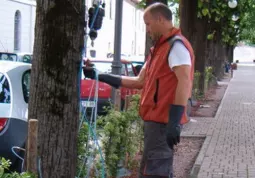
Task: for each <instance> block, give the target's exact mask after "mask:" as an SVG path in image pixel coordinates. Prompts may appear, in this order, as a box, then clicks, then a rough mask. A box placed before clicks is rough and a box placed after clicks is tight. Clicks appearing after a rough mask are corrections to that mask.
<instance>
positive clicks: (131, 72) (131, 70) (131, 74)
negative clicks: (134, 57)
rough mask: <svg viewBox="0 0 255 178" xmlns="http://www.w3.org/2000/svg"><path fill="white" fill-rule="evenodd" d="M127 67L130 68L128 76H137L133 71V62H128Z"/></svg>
mask: <svg viewBox="0 0 255 178" xmlns="http://www.w3.org/2000/svg"><path fill="white" fill-rule="evenodd" d="M127 69H128V76H135V74H134V71H133V66H132V65H131V64H127Z"/></svg>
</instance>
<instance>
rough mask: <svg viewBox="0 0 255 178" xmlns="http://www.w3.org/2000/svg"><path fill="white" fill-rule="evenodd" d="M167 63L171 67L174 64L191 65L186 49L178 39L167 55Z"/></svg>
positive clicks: (174, 65)
mask: <svg viewBox="0 0 255 178" xmlns="http://www.w3.org/2000/svg"><path fill="white" fill-rule="evenodd" d="M168 64H169V67H170V68H171V69H173V68H174V67H176V66H181V65H188V66H191V58H190V53H189V51H188V49H187V48H186V47H185V46H184V44H183V43H182V42H180V41H176V42H175V43H174V44H173V47H172V49H171V51H170V53H169V56H168Z"/></svg>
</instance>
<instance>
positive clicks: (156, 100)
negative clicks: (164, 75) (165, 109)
mask: <svg viewBox="0 0 255 178" xmlns="http://www.w3.org/2000/svg"><path fill="white" fill-rule="evenodd" d="M158 90H159V79H157V80H156V90H155V93H154V102H155V104H157V102H158Z"/></svg>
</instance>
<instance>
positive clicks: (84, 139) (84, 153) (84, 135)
mask: <svg viewBox="0 0 255 178" xmlns="http://www.w3.org/2000/svg"><path fill="white" fill-rule="evenodd" d="M88 133H89V126H88V124H87V123H83V124H82V126H81V129H80V132H79V135H78V146H77V147H78V161H77V169H76V170H77V174H76V175H79V177H85V175H86V173H87V170H86V166H84V165H85V164H86V163H87V161H86V160H87V159H86V158H87V157H88V155H89V149H88ZM80 171H81V172H80Z"/></svg>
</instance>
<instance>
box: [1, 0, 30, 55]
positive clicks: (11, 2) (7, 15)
mask: <svg viewBox="0 0 255 178" xmlns="http://www.w3.org/2000/svg"><path fill="white" fill-rule="evenodd" d="M17 10H19V11H20V13H21V21H20V25H21V26H20V27H21V28H20V29H21V33H20V34H21V35H20V41H21V43H20V47H21V48H20V51H21V52H32V51H33V41H34V30H33V29H34V23H35V2H33V1H30V0H1V1H0V17H1V18H0V51H9V52H13V51H14V24H15V19H14V17H15V13H16V11H17Z"/></svg>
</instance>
